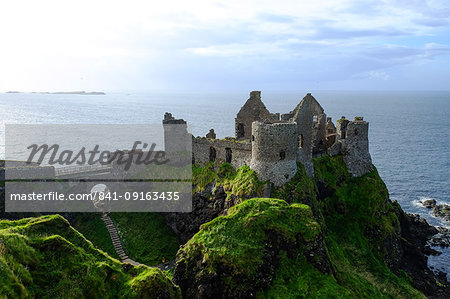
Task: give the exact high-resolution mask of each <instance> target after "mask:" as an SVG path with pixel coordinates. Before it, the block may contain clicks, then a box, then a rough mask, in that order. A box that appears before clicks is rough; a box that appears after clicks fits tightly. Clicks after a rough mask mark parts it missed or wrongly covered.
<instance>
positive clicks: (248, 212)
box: [174, 198, 320, 297]
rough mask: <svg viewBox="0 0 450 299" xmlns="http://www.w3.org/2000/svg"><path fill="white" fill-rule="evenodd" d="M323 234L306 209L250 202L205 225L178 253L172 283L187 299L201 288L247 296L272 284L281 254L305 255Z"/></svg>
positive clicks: (273, 202)
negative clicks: (177, 285) (284, 252)
mask: <svg viewBox="0 0 450 299" xmlns="http://www.w3.org/2000/svg"><path fill="white" fill-rule="evenodd" d="M319 234H320V228H319V225H318V223H317V222H316V221H315V220H314V219H313V217H312V213H311V209H310V208H309V207H308V206H306V205H302V204H292V205H289V204H287V203H286V202H285V201H283V200H279V199H265V198H254V199H249V200H246V201H244V202H242V203H241V204H239V205H236V206H234V207H231V208H230V209H229V210H228V215H227V216H221V217H218V218H216V219H214V220H212V221H211V222H209V223H206V224H204V225H202V227H201V230H200V231H199V232H198V233H197V234H196V235H194V237H193V238H192V239H191V240H189V241H188V243H186V244H185V245H184V246H183V247H182V249H180V251H179V254H178V256H179V259H178V260H177V267H176V269H175V273H174V279H175V281H176V282H177V283H180V284H181V285H183V287H182V289H184V293H185V295H187V296H188V297H189V296H190V295H191V293H192V294H193V292H195V290H196V289H199V288H205V290H207V293H205V295H206V294H207V296H210V295H214V294H217V295H219V294H222V296H225V297H229V296H231V297H233V296H238V294H239V295H241V296H244V297H245V295H246V294H247V295H248V294H251V293H252V292H253V291H255V289H256V290H257V289H258V287H259V288H261V287H263V286H264V285H267V283H268V282H270V281H271V279H272V276H273V271H274V269H275V266H276V264H277V263H278V255H279V253H280V252H281V251H286V252H289V255H290V256H291V258H292V257H294V256H296V255H298V254H302V252H303V250H306V248H307V247H308V246H307V244H308V243H313V242H314V241H315V240H316V238H317V237H318V236H319Z"/></svg>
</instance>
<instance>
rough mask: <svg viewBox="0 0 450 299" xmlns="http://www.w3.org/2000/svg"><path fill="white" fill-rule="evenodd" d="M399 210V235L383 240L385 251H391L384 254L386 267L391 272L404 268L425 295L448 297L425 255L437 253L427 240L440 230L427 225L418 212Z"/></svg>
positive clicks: (415, 285)
mask: <svg viewBox="0 0 450 299" xmlns="http://www.w3.org/2000/svg"><path fill="white" fill-rule="evenodd" d="M398 211H399V213H398V217H399V220H400V238H391V239H390V240H386V242H385V245H384V248H385V249H386V250H387V252H391V253H394V254H391V255H390V257H388V256H387V257H386V260H387V264H388V266H389V268H391V270H392V271H394V273H398V272H399V270H404V271H406V272H407V273H408V275H409V276H410V277H411V278H412V284H413V286H414V287H415V288H417V289H419V290H421V291H422V292H423V293H424V294H425V295H426V296H430V297H433V298H448V297H445V294H440V292H441V290H440V288H439V287H438V286H437V285H436V282H435V276H434V274H433V272H432V271H431V270H430V269H429V268H428V265H427V262H428V257H427V256H429V255H439V254H440V252H439V251H436V250H434V249H432V248H431V247H430V246H429V245H428V241H429V240H430V239H431V238H432V237H433V236H434V235H436V234H437V233H438V232H439V231H438V229H437V228H435V227H434V226H431V225H429V224H428V223H427V221H426V220H425V219H423V218H421V217H420V216H419V215H416V214H407V213H405V212H403V211H401V210H398ZM443 281H445V280H443Z"/></svg>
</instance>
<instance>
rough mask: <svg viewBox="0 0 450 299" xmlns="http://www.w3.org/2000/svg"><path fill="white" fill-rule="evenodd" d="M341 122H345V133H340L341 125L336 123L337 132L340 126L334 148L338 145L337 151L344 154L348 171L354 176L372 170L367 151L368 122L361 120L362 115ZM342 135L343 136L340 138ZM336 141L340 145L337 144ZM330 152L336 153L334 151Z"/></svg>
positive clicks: (370, 159)
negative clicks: (353, 119) (338, 136)
mask: <svg viewBox="0 0 450 299" xmlns="http://www.w3.org/2000/svg"><path fill="white" fill-rule="evenodd" d="M341 123H343V124H346V126H345V134H343V133H342V126H339V125H338V132H339V129H340V128H339V127H341V134H340V136H341V139H339V140H338V141H337V142H336V144H335V145H334V148H335V149H336V148H338V147H340V148H339V153H341V154H343V155H344V162H345V164H346V165H347V169H348V171H349V172H350V173H351V174H352V176H354V177H359V176H362V175H364V174H366V173H368V172H370V171H372V169H373V166H372V158H371V157H370V153H369V123H368V122H366V121H364V120H362V117H360V118H357V120H355V121H352V122H351V121H347V120H346V121H342V122H341ZM338 124H339V122H338ZM344 135H345V138H344V139H342V137H343V136H344ZM338 143H340V145H337V144H338ZM330 154H336V151H335V152H334V153H330Z"/></svg>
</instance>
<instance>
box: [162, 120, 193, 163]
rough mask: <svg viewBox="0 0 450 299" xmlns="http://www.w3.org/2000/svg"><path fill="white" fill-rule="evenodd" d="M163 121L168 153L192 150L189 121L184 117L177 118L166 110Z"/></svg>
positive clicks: (165, 147)
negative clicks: (188, 128) (188, 127)
mask: <svg viewBox="0 0 450 299" xmlns="http://www.w3.org/2000/svg"><path fill="white" fill-rule="evenodd" d="M162 123H163V127H164V150H165V152H166V155H168V156H170V155H172V154H174V153H179V152H184V151H189V152H190V151H192V148H191V147H192V141H191V139H192V136H191V135H190V134H189V133H188V130H187V123H186V121H185V120H184V119H175V117H173V116H172V114H171V113H168V112H166V113H165V114H164V119H163V121H162Z"/></svg>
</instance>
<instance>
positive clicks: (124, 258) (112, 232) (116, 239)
mask: <svg viewBox="0 0 450 299" xmlns="http://www.w3.org/2000/svg"><path fill="white" fill-rule="evenodd" d="M102 220H103V222H104V223H105V225H106V228H107V229H108V232H109V236H110V237H111V241H112V244H113V246H114V250H115V251H116V253H117V255H118V256H119V258H120V261H121V262H122V263H129V264H132V265H135V266H139V265H140V263H138V262H135V261H133V260H132V259H130V258H129V257H128V255H127V254H126V253H125V249H124V247H123V243H122V240H121V239H120V236H119V232H118V231H117V227H116V225H115V224H114V222H113V221H112V219H111V217H109V214H108V213H103V214H102Z"/></svg>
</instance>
